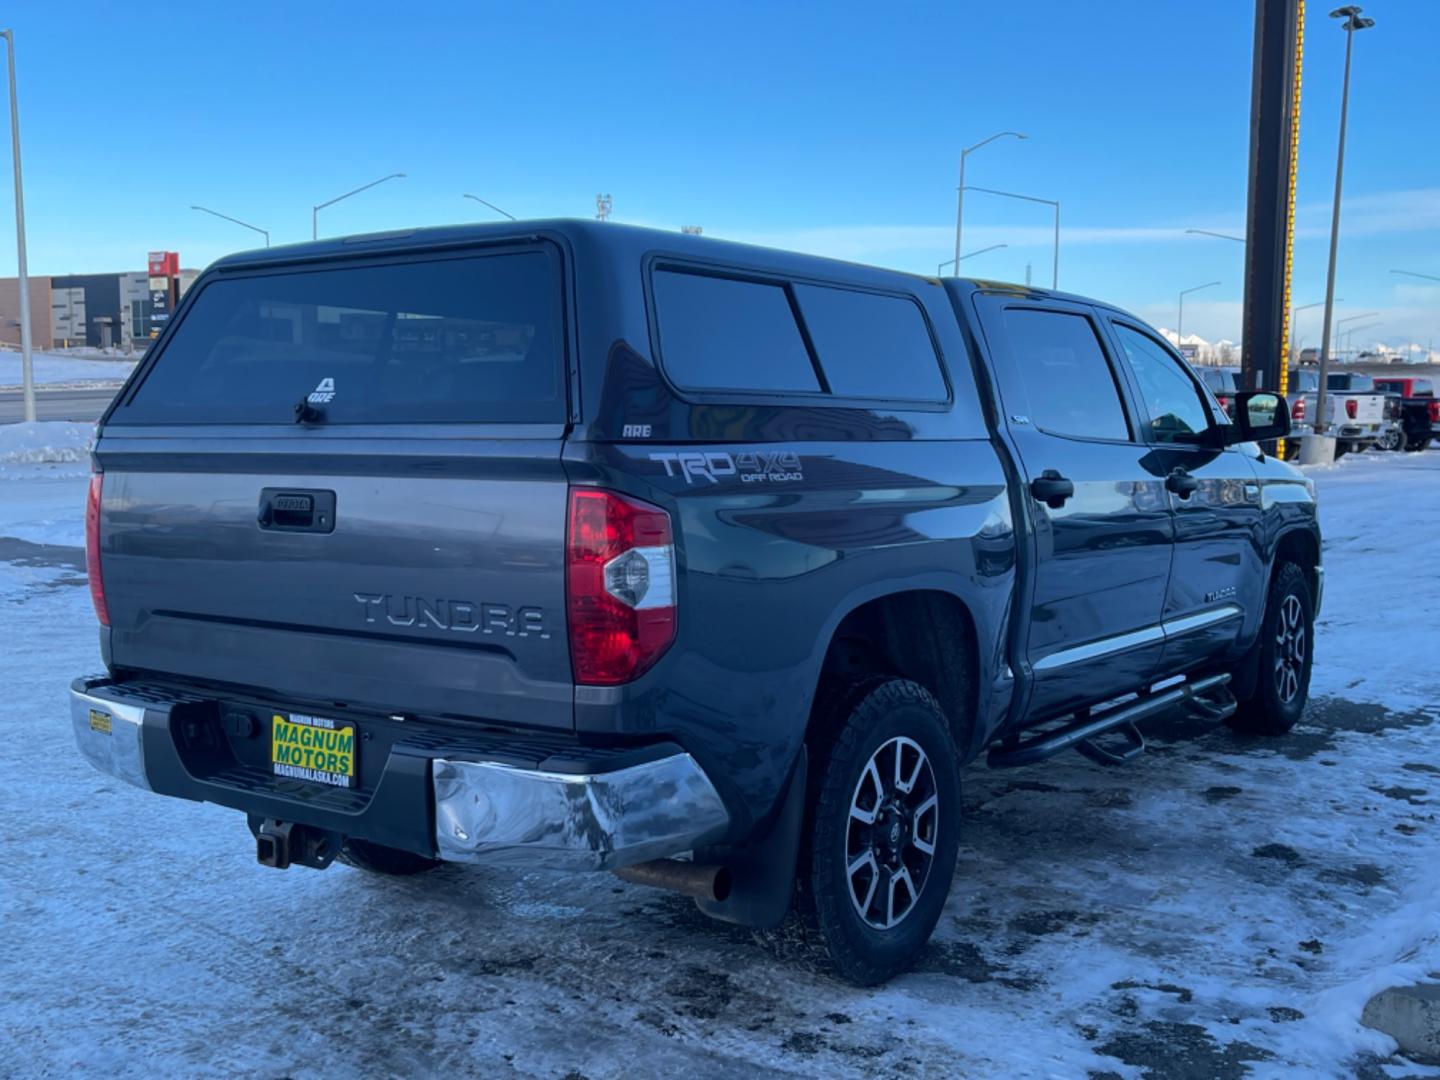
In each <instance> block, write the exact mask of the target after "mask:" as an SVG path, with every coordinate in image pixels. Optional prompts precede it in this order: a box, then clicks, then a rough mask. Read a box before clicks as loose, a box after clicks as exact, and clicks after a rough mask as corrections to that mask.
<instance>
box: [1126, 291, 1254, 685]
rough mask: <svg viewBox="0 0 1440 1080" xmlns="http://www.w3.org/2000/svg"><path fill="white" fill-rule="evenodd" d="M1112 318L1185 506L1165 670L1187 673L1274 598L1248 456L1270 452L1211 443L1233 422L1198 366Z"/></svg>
mask: <svg viewBox="0 0 1440 1080" xmlns="http://www.w3.org/2000/svg"><path fill="white" fill-rule="evenodd" d="M1107 321H1108V322H1109V325H1110V330H1111V332H1112V333H1113V334H1114V335H1115V343H1116V346H1117V348H1118V351H1119V353H1120V355H1121V356H1123V357H1125V369H1126V371H1127V373H1128V375H1129V377H1130V380H1131V384H1132V386H1133V388H1134V393H1135V404H1136V406H1137V408H1138V411H1139V412H1140V413H1141V430H1142V435H1143V437H1144V438H1145V440H1146V441H1147V442H1148V443H1149V444H1150V452H1149V454H1148V455H1147V457H1148V458H1149V459H1150V464H1149V468H1150V469H1152V470H1153V471H1155V472H1157V473H1159V474H1160V475H1161V476H1163V477H1164V478H1165V482H1166V487H1167V490H1166V498H1167V499H1168V500H1169V502H1170V506H1171V508H1172V509H1173V511H1174V513H1175V549H1174V557H1173V561H1172V564H1171V570H1170V585H1169V588H1168V589H1167V591H1166V594H1165V610H1164V618H1163V625H1164V629H1165V638H1166V644H1165V656H1164V658H1163V659H1162V661H1161V670H1160V674H1161V675H1172V674H1179V673H1180V672H1183V671H1186V670H1188V669H1189V668H1191V667H1194V666H1195V665H1196V664H1199V663H1203V662H1204V661H1206V660H1208V659H1211V658H1214V657H1216V656H1217V655H1219V654H1221V653H1223V652H1224V651H1225V649H1226V648H1227V647H1228V646H1230V645H1231V644H1233V643H1234V642H1235V639H1236V636H1237V635H1238V634H1239V632H1240V630H1241V627H1242V626H1244V625H1245V620H1244V616H1245V614H1246V613H1247V612H1248V613H1250V614H1251V615H1252V616H1254V617H1257V618H1258V616H1259V613H1260V612H1261V611H1262V609H1263V608H1264V606H1265V595H1264V593H1265V587H1266V575H1265V572H1264V565H1263V562H1262V558H1261V555H1262V551H1261V535H1260V527H1261V512H1260V485H1259V481H1258V479H1257V477H1256V473H1255V470H1254V469H1253V468H1252V467H1251V465H1250V461H1249V460H1248V457H1253V456H1255V455H1257V454H1258V453H1259V452H1260V451H1259V448H1258V447H1257V446H1256V445H1255V444H1254V443H1249V444H1242V445H1241V446H1232V447H1228V448H1225V449H1216V448H1214V447H1213V446H1208V445H1203V444H1204V443H1205V441H1206V440H1205V432H1206V431H1207V429H1209V428H1210V427H1211V426H1212V425H1216V424H1221V423H1227V422H1228V421H1227V419H1226V417H1224V416H1223V415H1221V413H1220V411H1219V410H1218V409H1217V408H1216V407H1215V406H1214V404H1213V401H1212V399H1211V398H1210V397H1209V395H1207V394H1206V393H1205V391H1204V389H1203V388H1202V387H1201V386H1200V384H1199V382H1198V380H1197V379H1196V378H1195V376H1194V373H1193V372H1191V371H1190V369H1189V368H1188V367H1187V366H1186V364H1185V363H1184V362H1183V361H1182V360H1181V359H1180V358H1179V357H1178V356H1176V355H1175V353H1174V352H1172V351H1171V349H1170V347H1169V346H1168V345H1165V344H1162V343H1161V341H1160V340H1159V339H1158V338H1157V337H1156V336H1155V335H1154V334H1153V333H1152V332H1151V331H1149V330H1148V329H1145V328H1143V327H1142V326H1141V325H1140V324H1138V323H1132V322H1128V321H1126V320H1124V319H1120V318H1110V319H1108V320H1107ZM1252 625H1253V623H1252Z"/></svg>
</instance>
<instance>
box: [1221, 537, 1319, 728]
mask: <svg viewBox="0 0 1440 1080" xmlns="http://www.w3.org/2000/svg"><path fill="white" fill-rule="evenodd" d="M1282 620H1283V621H1284V624H1285V625H1284V626H1283V627H1282V625H1281V623H1282ZM1314 645H1315V601H1314V599H1313V598H1312V597H1311V595H1310V583H1309V581H1308V580H1307V579H1306V577H1305V572H1304V571H1303V570H1301V569H1300V567H1298V566H1296V565H1295V564H1294V563H1285V564H1283V565H1282V566H1280V567H1279V568H1277V570H1276V572H1275V576H1274V579H1273V580H1272V581H1271V582H1270V595H1269V596H1268V597H1267V598H1266V600H1265V616H1264V618H1263V619H1262V620H1261V623H1260V636H1259V638H1258V639H1257V640H1256V642H1255V646H1254V648H1255V649H1256V650H1257V651H1258V652H1259V657H1258V672H1257V675H1256V679H1255V689H1254V691H1253V692H1252V694H1251V695H1250V697H1249V699H1248V700H1246V701H1242V702H1240V707H1239V708H1238V709H1236V710H1235V714H1234V715H1233V716H1232V717H1231V718H1230V726H1231V727H1233V728H1235V729H1236V730H1237V731H1244V732H1247V733H1249V734H1252V735H1284V734H1285V733H1286V732H1287V731H1289V730H1290V729H1291V728H1293V727H1294V726H1295V723H1296V721H1298V720H1299V719H1300V714H1301V713H1303V712H1304V711H1305V702H1306V699H1307V698H1308V696H1309V693H1310V668H1311V664H1312V663H1313V660H1314V653H1315V648H1314ZM1252 662H1256V661H1254V660H1253V658H1252Z"/></svg>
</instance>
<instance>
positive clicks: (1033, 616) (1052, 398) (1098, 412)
mask: <svg viewBox="0 0 1440 1080" xmlns="http://www.w3.org/2000/svg"><path fill="white" fill-rule="evenodd" d="M975 302H976V305H977V307H978V309H979V312H980V318H981V325H982V327H983V329H984V332H985V337H986V339H987V341H988V342H989V345H990V357H991V364H992V369H993V373H994V375H995V380H996V384H997V387H998V389H999V393H1000V398H1001V402H1000V404H1001V407H1002V411H1001V420H1002V424H1001V427H1002V434H1003V435H1004V436H1005V437H1006V440H1007V442H1008V443H1009V444H1010V447H1011V450H1012V452H1013V453H1014V455H1015V457H1016V459H1017V463H1018V466H1019V468H1020V470H1021V472H1022V474H1023V475H1022V480H1023V482H1024V485H1025V492H1026V496H1025V498H1026V502H1027V503H1028V506H1029V511H1030V513H1029V517H1030V520H1031V521H1032V522H1033V537H1032V539H1031V553H1030V554H1031V568H1032V570H1031V573H1030V574H1029V575H1028V577H1029V583H1028V586H1027V589H1028V593H1029V595H1028V596H1027V595H1022V596H1021V598H1020V600H1019V612H1020V613H1021V614H1022V615H1028V617H1029V618H1028V622H1029V629H1028V635H1027V639H1026V644H1025V646H1024V651H1023V655H1022V656H1021V657H1017V658H1016V660H1017V661H1018V662H1019V663H1020V664H1022V665H1023V666H1028V667H1029V668H1030V670H1031V673H1032V680H1033V681H1032V697H1031V703H1030V709H1029V713H1030V715H1031V716H1036V717H1039V716H1043V715H1047V714H1058V713H1060V712H1064V711H1067V710H1069V709H1073V708H1076V707H1078V706H1081V705H1085V704H1089V703H1092V702H1096V701H1100V700H1104V699H1105V698H1107V697H1110V696H1114V695H1117V694H1122V693H1126V692H1128V691H1130V690H1134V689H1135V688H1136V687H1137V686H1140V685H1143V684H1144V683H1145V682H1146V681H1147V680H1148V679H1149V678H1150V677H1151V676H1152V675H1153V674H1154V672H1155V669H1156V666H1157V664H1158V663H1159V660H1160V656H1161V653H1162V650H1163V648H1164V633H1163V631H1162V630H1161V627H1160V623H1161V610H1162V608H1163V606H1164V602H1165V588H1166V582H1167V580H1168V579H1169V575H1170V547H1171V541H1172V538H1173V535H1174V531H1173V529H1174V527H1173V524H1172V515H1171V512H1170V507H1169V502H1168V498H1167V493H1166V491H1165V478H1164V475H1163V474H1162V473H1159V472H1156V471H1155V469H1154V466H1153V462H1152V461H1151V458H1150V447H1148V446H1147V445H1145V444H1144V443H1143V442H1141V441H1140V440H1139V437H1138V436H1139V424H1138V418H1137V417H1135V416H1134V415H1132V413H1131V406H1130V405H1129V402H1128V399H1127V396H1126V395H1125V394H1124V393H1122V390H1121V387H1122V385H1124V384H1123V383H1122V381H1121V380H1122V374H1121V371H1120V368H1119V363H1118V357H1116V356H1114V355H1112V351H1113V350H1112V347H1111V346H1110V345H1109V344H1108V342H1109V338H1108V336H1107V335H1106V333H1105V331H1104V330H1103V329H1102V327H1101V325H1100V322H1099V319H1098V316H1097V314H1096V312H1095V310H1094V309H1093V308H1091V307H1089V306H1087V305H1083V304H1071V303H1063V302H1058V301H1051V300H1049V299H1045V300H1040V301H1037V300H1035V299H1031V298H1028V297H1024V296H1021V295H1014V294H1010V295H1005V294H998V295H985V294H979V295H977V296H976V301H975Z"/></svg>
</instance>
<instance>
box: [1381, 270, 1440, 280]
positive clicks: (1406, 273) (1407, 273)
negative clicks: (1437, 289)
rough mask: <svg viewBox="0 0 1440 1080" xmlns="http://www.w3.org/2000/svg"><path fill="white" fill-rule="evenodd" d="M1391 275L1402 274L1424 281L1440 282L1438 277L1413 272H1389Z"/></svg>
mask: <svg viewBox="0 0 1440 1080" xmlns="http://www.w3.org/2000/svg"><path fill="white" fill-rule="evenodd" d="M1390 273H1392V274H1404V275H1405V276H1406V277H1418V278H1424V279H1425V280H1426V281H1440V277H1436V276H1435V275H1434V274H1417V273H1416V272H1415V271H1414V270H1391V271H1390Z"/></svg>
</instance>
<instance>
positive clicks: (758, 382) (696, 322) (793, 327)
mask: <svg viewBox="0 0 1440 1080" xmlns="http://www.w3.org/2000/svg"><path fill="white" fill-rule="evenodd" d="M654 290H655V319H656V322H657V324H658V327H659V331H660V352H661V356H662V358H663V361H664V364H665V370H666V372H667V373H668V374H669V376H670V378H671V379H673V380H674V381H675V384H676V385H677V386H680V387H683V388H686V389H690V390H738V391H747V390H748V391H760V392H770V393H811V394H813V393H817V392H818V391H819V390H820V380H819V378H818V377H817V376H816V373H815V365H814V363H812V362H811V359H810V352H809V350H808V349H807V348H806V347H805V339H804V337H803V336H802V335H801V333H800V326H799V323H797V322H796V320H795V311H794V309H793V308H792V307H791V305H790V297H789V294H788V293H787V292H786V290H785V287H784V286H783V285H776V284H770V283H768V282H760V281H740V280H737V279H734V278H724V277H712V276H710V275H707V274H689V273H683V272H680V271H673V270H657V271H656V272H655V274H654Z"/></svg>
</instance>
